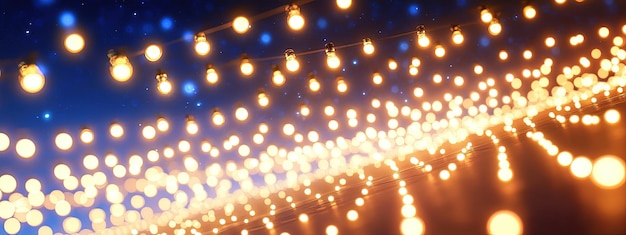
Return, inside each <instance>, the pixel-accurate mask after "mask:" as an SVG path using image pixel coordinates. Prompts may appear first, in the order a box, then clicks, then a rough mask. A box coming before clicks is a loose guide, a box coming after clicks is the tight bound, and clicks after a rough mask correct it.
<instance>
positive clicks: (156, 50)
mask: <svg viewBox="0 0 626 235" xmlns="http://www.w3.org/2000/svg"><path fill="white" fill-rule="evenodd" d="M162 55H163V51H162V50H161V47H159V46H157V45H155V44H152V45H150V46H148V47H146V51H145V56H146V59H147V60H148V61H152V62H154V61H157V60H159V59H161V56H162Z"/></svg>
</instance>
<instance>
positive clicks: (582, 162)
mask: <svg viewBox="0 0 626 235" xmlns="http://www.w3.org/2000/svg"><path fill="white" fill-rule="evenodd" d="M592 170H593V163H591V160H589V158H586V157H576V158H574V160H573V161H572V164H570V171H571V172H572V175H574V176H575V177H576V178H581V179H583V178H587V177H589V175H591V171H592Z"/></svg>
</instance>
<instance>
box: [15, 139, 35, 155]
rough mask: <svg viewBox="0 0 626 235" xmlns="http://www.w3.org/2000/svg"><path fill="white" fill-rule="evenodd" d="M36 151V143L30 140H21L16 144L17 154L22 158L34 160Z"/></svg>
mask: <svg viewBox="0 0 626 235" xmlns="http://www.w3.org/2000/svg"><path fill="white" fill-rule="evenodd" d="M36 151H37V147H36V146H35V142H33V141H32V140H30V139H20V140H18V141H17V142H16V143H15V152H16V153H17V155H18V156H20V157H21V158H25V159H28V158H32V157H33V156H35V152H36Z"/></svg>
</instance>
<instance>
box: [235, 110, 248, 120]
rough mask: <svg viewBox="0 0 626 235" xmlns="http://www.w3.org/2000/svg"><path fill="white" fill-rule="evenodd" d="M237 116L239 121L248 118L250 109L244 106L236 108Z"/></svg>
mask: <svg viewBox="0 0 626 235" xmlns="http://www.w3.org/2000/svg"><path fill="white" fill-rule="evenodd" d="M235 118H237V120H239V121H242V122H243V121H245V120H247V119H248V110H247V109H246V108H244V107H239V108H237V109H236V110H235Z"/></svg>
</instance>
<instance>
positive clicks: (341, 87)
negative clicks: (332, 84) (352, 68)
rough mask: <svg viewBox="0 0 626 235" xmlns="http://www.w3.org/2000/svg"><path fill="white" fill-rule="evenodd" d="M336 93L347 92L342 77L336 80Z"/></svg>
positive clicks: (346, 86)
mask: <svg viewBox="0 0 626 235" xmlns="http://www.w3.org/2000/svg"><path fill="white" fill-rule="evenodd" d="M337 91H338V92H339V93H345V92H346V91H348V83H346V81H345V80H344V79H343V78H342V77H339V78H337Z"/></svg>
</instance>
